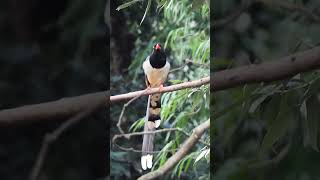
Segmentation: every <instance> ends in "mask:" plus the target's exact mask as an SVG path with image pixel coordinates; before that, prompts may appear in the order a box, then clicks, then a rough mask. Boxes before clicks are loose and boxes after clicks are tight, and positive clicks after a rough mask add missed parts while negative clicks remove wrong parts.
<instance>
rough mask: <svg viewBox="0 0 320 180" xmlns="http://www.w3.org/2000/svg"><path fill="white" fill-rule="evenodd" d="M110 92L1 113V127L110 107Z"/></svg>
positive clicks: (2, 111) (28, 106) (64, 99)
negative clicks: (89, 109)
mask: <svg viewBox="0 0 320 180" xmlns="http://www.w3.org/2000/svg"><path fill="white" fill-rule="evenodd" d="M109 93H110V92H109V91H103V92H97V93H91V94H85V95H82V96H77V97H69V98H62V99H60V100H57V101H52V102H46V103H41V104H34V105H26V106H22V107H18V108H12V109H5V110H1V111H0V125H2V126H3V125H12V124H14V125H16V124H23V123H32V122H36V121H41V120H50V119H57V118H59V117H61V118H63V117H70V116H72V115H75V114H77V113H79V112H81V111H85V110H87V109H88V108H89V107H103V106H106V107H107V106H108V105H109V101H108V97H109V96H110V95H109Z"/></svg>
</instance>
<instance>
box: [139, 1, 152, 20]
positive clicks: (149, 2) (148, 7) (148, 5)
mask: <svg viewBox="0 0 320 180" xmlns="http://www.w3.org/2000/svg"><path fill="white" fill-rule="evenodd" d="M150 7H151V0H148V4H147V8H146V11H145V12H144V15H143V17H142V19H141V22H140V25H141V24H142V22H143V20H144V18H146V15H147V13H148V11H149V9H150Z"/></svg>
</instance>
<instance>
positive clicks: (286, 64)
mask: <svg viewBox="0 0 320 180" xmlns="http://www.w3.org/2000/svg"><path fill="white" fill-rule="evenodd" d="M319 68H320V47H316V48H313V49H310V50H307V51H303V52H300V53H296V54H293V55H290V56H287V57H283V58H280V59H276V60H273V61H269V62H268V63H263V64H259V65H249V66H242V67H238V68H233V69H228V70H224V71H219V72H213V73H212V74H211V84H212V85H211V87H210V88H211V90H213V91H219V90H224V89H229V88H233V87H237V86H241V85H245V84H252V83H261V82H272V81H277V80H282V79H286V78H289V77H291V76H294V75H296V74H299V73H302V72H307V71H311V70H315V69H319Z"/></svg>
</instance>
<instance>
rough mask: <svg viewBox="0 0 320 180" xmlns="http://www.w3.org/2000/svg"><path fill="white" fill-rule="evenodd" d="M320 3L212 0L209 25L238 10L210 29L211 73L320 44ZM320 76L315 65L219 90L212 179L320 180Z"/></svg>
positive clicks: (304, 0) (214, 108) (214, 105)
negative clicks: (292, 73) (278, 77)
mask: <svg viewBox="0 0 320 180" xmlns="http://www.w3.org/2000/svg"><path fill="white" fill-rule="evenodd" d="M319 7H320V2H319V1H317V0H286V1H263V0H259V1H247V0H243V1H241V2H240V1H234V0H225V1H213V8H212V13H213V18H211V24H213V25H214V24H215V23H216V22H222V21H219V20H226V19H228V17H232V16H233V15H234V14H237V15H236V16H235V18H234V19H233V20H232V21H229V23H225V24H224V25H223V26H218V25H217V26H216V27H215V26H212V27H211V37H212V40H213V46H212V51H213V52H212V54H213V57H212V58H213V60H212V61H211V62H212V63H211V73H215V72H216V71H219V70H222V69H229V68H234V67H237V66H241V65H249V64H260V63H265V62H268V61H272V60H274V61H276V60H277V58H280V57H282V56H287V55H289V54H292V53H295V52H299V51H303V50H307V49H310V48H312V47H315V46H317V45H319V42H320V34H319V32H320V24H319V16H320V8H319ZM239 12H240V13H239ZM225 22H226V21H225ZM217 24H218V23H217ZM319 78H320V75H319V71H318V70H317V71H313V72H308V73H303V74H298V75H296V76H294V77H291V78H288V79H286V80H282V81H277V82H272V83H262V84H255V85H246V86H243V87H238V88H233V89H229V90H224V91H220V92H216V93H214V95H213V96H212V98H213V101H212V104H211V105H212V111H211V115H212V116H213V118H212V122H213V123H211V125H212V126H211V131H210V132H211V146H212V147H211V149H212V152H211V155H212V157H211V178H212V179H228V180H233V179H236V180H241V179H245V180H247V179H261V180H262V179H279V180H280V179H281V180H283V179H299V180H300V179H301V180H308V179H319V177H320V172H319V168H318V167H319V166H320V153H319V128H320V123H319V120H320V111H319V107H320V106H319V105H320V94H319V90H320V80H319ZM213 86H214V85H213Z"/></svg>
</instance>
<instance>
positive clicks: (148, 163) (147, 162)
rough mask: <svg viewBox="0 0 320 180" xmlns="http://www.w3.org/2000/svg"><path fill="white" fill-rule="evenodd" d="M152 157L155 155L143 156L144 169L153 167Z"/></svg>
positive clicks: (142, 165)
mask: <svg viewBox="0 0 320 180" xmlns="http://www.w3.org/2000/svg"><path fill="white" fill-rule="evenodd" d="M152 158H153V155H151V154H147V155H143V156H142V157H141V167H142V169H143V170H147V168H148V169H151V168H152Z"/></svg>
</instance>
